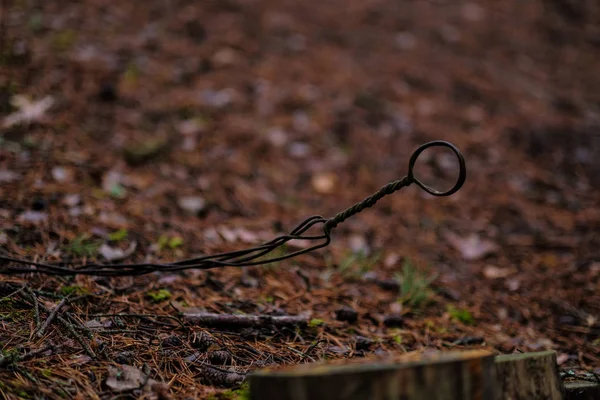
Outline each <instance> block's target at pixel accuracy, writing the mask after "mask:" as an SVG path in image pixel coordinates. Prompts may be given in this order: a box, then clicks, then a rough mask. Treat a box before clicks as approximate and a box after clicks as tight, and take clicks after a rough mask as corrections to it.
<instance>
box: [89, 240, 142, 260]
mask: <svg viewBox="0 0 600 400" xmlns="http://www.w3.org/2000/svg"><path fill="white" fill-rule="evenodd" d="M136 247H137V243H136V242H131V244H130V245H129V247H128V248H127V249H126V250H123V249H120V248H118V247H116V248H115V247H111V246H109V245H108V244H106V243H104V244H103V245H102V246H100V248H99V249H98V252H99V253H100V255H101V256H102V257H104V258H105V259H106V260H107V261H117V260H122V259H124V258H127V257H129V256H130V255H131V254H133V252H134V251H135V249H136Z"/></svg>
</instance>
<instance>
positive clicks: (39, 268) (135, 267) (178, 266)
mask: <svg viewBox="0 0 600 400" xmlns="http://www.w3.org/2000/svg"><path fill="white" fill-rule="evenodd" d="M430 147H447V148H449V149H450V150H452V151H453V152H454V154H455V155H456V157H457V159H458V164H459V173H458V179H457V180H456V183H455V184H454V186H453V187H452V188H451V189H449V190H447V191H438V190H436V189H434V188H432V187H430V186H428V185H426V184H425V183H423V182H422V181H421V180H419V179H418V178H417V177H416V176H415V174H414V167H415V163H416V162H417V159H418V158H419V155H420V154H421V153H422V152H423V151H424V150H426V149H428V148H430ZM466 176H467V170H466V166H465V160H464V157H463V155H462V153H461V152H460V151H459V150H458V149H457V148H456V147H455V146H454V145H453V144H451V143H449V142H446V141H442V140H436V141H433V142H429V143H426V144H424V145H422V146H420V147H419V148H418V149H417V150H416V151H415V152H414V153H413V154H412V156H411V157H410V161H409V163H408V175H407V176H405V177H404V178H402V179H400V180H397V181H393V182H390V183H388V184H387V185H385V186H383V187H382V188H381V189H379V190H378V191H377V192H376V193H374V194H373V195H371V196H369V197H367V198H366V199H364V200H363V201H360V202H358V203H356V204H354V205H353V206H352V207H349V208H347V209H346V210H344V211H342V212H340V213H338V214H336V215H335V216H333V217H332V218H329V219H327V218H323V217H321V216H318V215H316V216H312V217H310V218H307V219H306V220H304V221H303V222H302V223H300V224H299V225H298V226H297V227H296V228H294V229H293V230H292V231H291V232H290V233H289V234H287V235H282V236H279V237H277V238H275V239H273V240H271V241H270V242H267V243H264V244H262V245H260V246H256V247H252V248H249V249H245V250H237V251H231V252H226V253H218V254H211V255H206V256H202V257H195V258H190V259H187V260H182V261H177V262H172V263H137V264H87V265H73V263H71V262H60V263H41V262H34V261H28V260H23V259H19V258H14V257H10V256H6V255H2V254H0V262H2V263H1V264H0V274H4V275H9V274H22V273H29V272H36V273H43V274H47V275H97V276H125V275H130V276H133V275H144V274H149V273H152V272H156V271H163V272H175V271H182V270H186V269H212V268H217V267H249V266H253V265H261V264H268V263H272V262H276V261H282V260H285V259H288V258H291V257H295V256H298V255H300V254H304V253H308V252H312V251H315V250H317V249H320V248H323V247H325V246H327V245H328V244H329V243H330V242H331V231H332V230H333V229H334V228H335V227H336V226H337V225H339V224H340V223H342V222H344V221H345V220H346V219H348V218H350V217H351V216H353V215H355V214H357V213H359V212H361V211H363V210H364V209H365V208H368V207H372V206H373V205H374V204H375V203H377V202H378V201H379V200H380V199H381V198H383V197H384V196H387V195H389V194H392V193H394V192H396V191H398V190H400V189H402V188H403V187H405V186H409V185H411V184H413V183H414V184H416V185H417V186H419V187H420V188H421V189H423V190H424V191H425V192H427V193H429V194H431V195H433V196H450V195H451V194H453V193H456V192H457V191H458V190H459V189H460V188H461V187H462V185H463V184H464V182H465V179H466ZM319 224H320V225H322V226H323V233H322V234H318V235H310V234H308V233H307V232H308V231H309V230H310V229H311V228H312V227H314V226H316V225H319ZM291 240H300V241H306V242H316V244H313V245H312V246H309V247H305V248H303V249H301V250H297V251H294V252H291V253H287V254H285V255H282V256H277V257H271V258H264V256H267V255H268V254H269V253H271V252H273V251H274V250H275V249H277V248H280V247H281V246H283V245H284V244H286V243H287V242H289V241H291Z"/></svg>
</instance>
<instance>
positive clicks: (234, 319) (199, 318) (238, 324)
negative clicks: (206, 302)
mask: <svg viewBox="0 0 600 400" xmlns="http://www.w3.org/2000/svg"><path fill="white" fill-rule="evenodd" d="M183 318H184V320H185V321H187V322H190V323H193V324H197V325H202V326H213V327H216V326H220V327H230V328H249V327H278V328H281V327H286V326H299V325H306V323H307V321H306V316H304V315H282V316H269V315H236V314H213V313H189V314H186V313H184V314H183Z"/></svg>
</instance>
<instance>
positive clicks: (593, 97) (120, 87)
mask: <svg viewBox="0 0 600 400" xmlns="http://www.w3.org/2000/svg"><path fill="white" fill-rule="evenodd" d="M1 4H2V14H1V18H0V21H1V26H0V46H1V47H0V63H1V65H0V67H1V74H0V79H1V80H0V123H2V128H0V129H1V133H0V255H4V256H11V257H17V258H23V259H27V260H37V261H46V262H56V261H72V262H75V264H83V263H89V262H92V261H97V262H107V261H108V260H113V259H114V260H118V262H123V263H133V262H141V261H153V262H158V261H159V260H162V261H176V260H180V259H183V258H186V257H189V256H196V255H201V254H211V253H217V252H222V251H230V250H239V249H244V248H248V247H250V246H254V245H257V244H259V243H261V242H264V241H267V240H270V239H272V238H274V237H276V236H278V235H281V234H284V233H286V232H289V230H290V229H292V228H293V227H294V226H295V225H296V224H297V223H299V222H301V221H302V220H304V219H305V218H307V217H309V216H312V215H323V216H325V217H330V216H332V215H334V214H335V213H337V212H339V211H341V210H343V209H345V208H347V207H349V206H351V205H352V204H354V203H355V202H357V201H360V200H361V199H363V198H365V197H366V196H368V195H370V194H372V193H373V192H375V191H376V190H377V189H378V188H379V187H381V186H382V185H384V184H386V183H387V182H389V181H392V180H395V179H400V178H401V177H402V176H404V175H405V174H406V173H407V164H408V159H409V157H410V154H411V153H412V151H414V150H415V149H416V148H417V147H418V146H419V145H420V144H423V143H425V142H427V141H430V140H436V139H442V140H447V141H450V142H452V143H453V144H455V145H456V146H457V147H458V148H460V149H461V151H462V152H463V154H464V156H465V159H466V162H467V169H468V176H467V181H466V183H465V185H464V187H463V188H462V189H461V190H460V191H459V192H458V193H456V194H455V195H453V196H450V197H441V198H440V197H433V196H430V195H427V194H425V193H423V192H422V191H421V190H420V189H419V188H418V187H415V186H414V185H413V186H410V187H408V188H404V189H402V190H400V191H399V192H397V193H395V194H392V195H390V196H388V197H386V198H385V199H382V200H381V201H380V202H379V203H378V204H377V205H375V206H374V207H373V208H371V209H368V210H365V211H364V212H362V213H360V214H358V215H356V216H354V217H352V218H350V219H349V220H347V221H345V222H344V223H343V224H341V225H340V226H338V227H337V228H336V229H335V230H334V231H333V237H332V243H331V244H330V245H329V246H328V247H327V248H324V249H321V250H318V251H316V252H314V253H310V254H307V255H304V256H300V257H298V258H294V259H290V260H286V261H282V262H279V263H274V264H268V265H264V266H258V267H249V268H246V269H237V268H231V267H230V268H219V269H213V270H211V271H196V270H190V271H185V272H178V273H153V274H149V275H144V276H138V277H110V278H106V277H94V276H74V277H73V276H65V277H52V276H46V275H41V274H35V273H30V274H12V275H7V274H4V275H0V347H1V351H2V352H1V353H0V397H2V398H8V399H13V398H30V399H42V398H48V399H50V398H81V399H83V398H97V399H108V398H117V397H118V396H121V397H119V398H165V399H166V398H181V399H183V398H213V399H235V398H244V396H246V395H247V387H246V386H245V385H244V384H243V383H242V382H244V380H245V379H246V377H247V375H248V374H249V373H250V372H252V371H253V370H255V369H257V368H261V367H265V366H278V365H285V364H297V363H306V362H314V361H319V360H325V359H341V358H357V357H383V356H391V355H395V354H400V353H404V352H410V351H426V350H428V349H441V350H456V349H474V348H485V349H490V350H492V351H494V352H495V353H498V354H499V353H512V352H531V351H541V350H546V349H553V350H556V351H557V359H558V362H559V364H560V367H561V370H562V371H563V373H564V374H565V376H569V375H570V374H573V373H575V374H579V375H581V376H591V374H593V373H595V374H600V291H599V288H600V253H599V249H600V235H598V232H600V196H599V195H598V190H597V189H598V187H599V185H600V75H599V74H598V71H599V70H600V4H599V3H598V2H596V1H594V0H588V1H574V0H547V1H542V0H531V1H520V0H505V1H495V0H494V1H492V0H485V1H479V2H477V1H472V2H468V1H462V0H456V1H442V0H438V1H433V0H431V1H409V0H378V1H375V0H361V1H356V0H351V1H349V0H346V1H342V0H325V1H292V0H218V1H217V0H208V1H198V2H194V1H183V0H148V1H143V2H142V1H137V2H135V1H129V2H117V1H110V0H85V1H78V2H72V1H64V0H62V1H61V0H54V1H43V0H3V1H2V2H1ZM423 155H424V156H425V157H424V159H423V161H424V162H422V163H421V164H420V166H419V169H418V173H419V176H421V177H423V179H424V180H426V181H427V182H431V183H432V184H434V185H441V186H442V187H444V185H446V187H447V186H449V185H451V182H452V181H453V180H454V179H455V176H456V171H457V170H456V162H455V161H454V159H453V158H452V156H451V154H448V153H446V152H445V151H435V150H431V151H428V152H426V153H424V154H423ZM436 187H438V186H436ZM288 250H294V248H290V249H288ZM278 254H283V253H282V252H280V253H278ZM7 266H14V264H13V263H9V262H5V261H0V273H2V268H6V267H7ZM53 311H54V312H53ZM200 312H203V313H216V314H221V315H246V314H250V315H260V316H282V315H288V316H299V317H300V318H301V319H303V321H304V322H305V323H300V324H298V325H292V326H286V327H277V326H273V325H272V324H269V323H267V322H264V324H263V323H261V324H259V325H255V326H244V327H240V326H237V325H236V324H231V323H226V324H220V325H211V326H209V325H207V324H198V323H196V322H194V321H193V320H192V319H190V318H186V315H189V314H191V313H200ZM263 321H267V320H266V319H264V320H263ZM122 365H128V366H129V367H123V366H122ZM144 383H146V384H144ZM142 386H144V389H143V390H142V389H139V388H140V387H142ZM211 396H212V397H211Z"/></svg>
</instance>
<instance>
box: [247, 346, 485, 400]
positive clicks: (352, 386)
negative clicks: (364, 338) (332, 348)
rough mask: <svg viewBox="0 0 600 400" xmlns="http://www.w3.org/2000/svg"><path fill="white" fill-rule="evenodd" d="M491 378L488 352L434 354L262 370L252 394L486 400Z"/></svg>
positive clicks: (300, 398) (272, 398) (275, 399)
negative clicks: (388, 359)
mask: <svg viewBox="0 0 600 400" xmlns="http://www.w3.org/2000/svg"><path fill="white" fill-rule="evenodd" d="M495 380H496V371H495V364H494V356H493V355H492V353H490V352H487V351H483V350H473V351H465V352H446V353H444V352H436V353H419V354H410V355H406V356H403V357H399V358H397V359H394V360H390V361H373V360H371V361H370V362H369V361H366V362H364V361H363V362H352V361H348V360H345V362H344V364H336V363H316V364H304V365H298V366H292V367H284V368H282V369H275V370H269V369H263V370H260V371H257V372H255V373H253V374H252V375H251V376H250V394H251V398H252V399H260V400H317V399H327V400H342V399H343V400H384V399H385V400H395V399H398V400H400V399H402V400H416V399H428V400H453V399H456V400H459V399H460V400H490V399H495V398H496V397H495V392H494V384H495Z"/></svg>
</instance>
